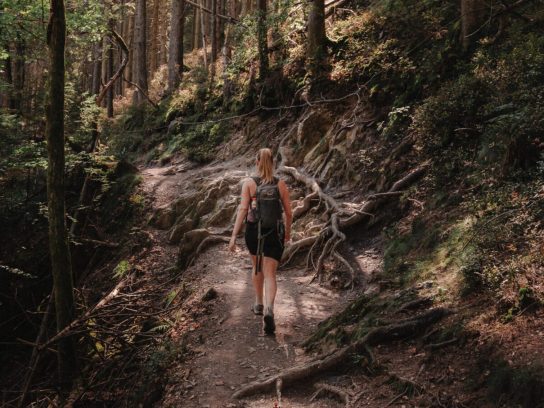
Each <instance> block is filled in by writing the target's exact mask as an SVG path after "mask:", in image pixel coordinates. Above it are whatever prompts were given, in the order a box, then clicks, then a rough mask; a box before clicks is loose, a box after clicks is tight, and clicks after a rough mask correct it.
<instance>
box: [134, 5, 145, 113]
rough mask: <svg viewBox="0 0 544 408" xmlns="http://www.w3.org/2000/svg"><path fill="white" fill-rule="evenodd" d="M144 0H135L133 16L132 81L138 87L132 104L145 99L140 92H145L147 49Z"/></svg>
mask: <svg viewBox="0 0 544 408" xmlns="http://www.w3.org/2000/svg"><path fill="white" fill-rule="evenodd" d="M146 31H147V30H146V0H136V15H135V16H134V73H133V76H134V81H133V82H134V83H135V84H137V85H138V87H139V89H136V90H135V91H134V98H133V103H134V104H137V105H138V104H140V103H142V102H143V101H145V99H146V98H145V96H144V94H143V93H142V91H143V92H145V93H147V49H146V40H147V35H146Z"/></svg>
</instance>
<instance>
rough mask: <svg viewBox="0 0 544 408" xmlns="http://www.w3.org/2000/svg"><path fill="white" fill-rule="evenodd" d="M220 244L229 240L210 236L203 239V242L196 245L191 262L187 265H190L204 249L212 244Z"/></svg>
mask: <svg viewBox="0 0 544 408" xmlns="http://www.w3.org/2000/svg"><path fill="white" fill-rule="evenodd" d="M220 242H229V238H227V237H222V236H220V235H211V236H209V237H207V238H204V240H203V241H202V242H201V243H200V244H199V245H198V247H197V248H196V250H195V252H194V253H193V254H192V255H191V260H190V261H189V265H191V264H192V263H193V262H194V261H195V259H196V258H197V257H198V255H200V254H201V253H202V251H204V250H205V249H206V248H208V247H209V246H211V245H213V244H218V243H220Z"/></svg>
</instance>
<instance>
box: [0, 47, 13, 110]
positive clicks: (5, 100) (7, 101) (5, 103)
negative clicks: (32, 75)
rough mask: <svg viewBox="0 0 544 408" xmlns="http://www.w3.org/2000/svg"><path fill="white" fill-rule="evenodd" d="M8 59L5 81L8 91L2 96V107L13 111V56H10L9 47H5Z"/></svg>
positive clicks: (5, 68)
mask: <svg viewBox="0 0 544 408" xmlns="http://www.w3.org/2000/svg"><path fill="white" fill-rule="evenodd" d="M5 50H6V54H7V58H6V60H5V61H4V80H5V81H6V84H7V85H8V86H7V89H6V91H5V93H3V94H2V104H1V105H0V106H2V107H3V108H8V109H12V98H11V92H12V86H13V76H12V73H11V56H10V50H9V46H7V45H6V46H5Z"/></svg>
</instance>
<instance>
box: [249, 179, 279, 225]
mask: <svg viewBox="0 0 544 408" xmlns="http://www.w3.org/2000/svg"><path fill="white" fill-rule="evenodd" d="M252 178H253V180H254V181H255V183H256V184H257V192H256V196H255V197H251V201H250V207H249V212H248V222H252V223H258V222H260V223H261V227H262V228H277V227H278V224H279V223H280V222H281V221H282V213H283V208H282V204H281V197H280V189H279V188H278V179H277V178H276V177H274V182H273V183H270V184H268V183H267V184H261V179H260V177H252Z"/></svg>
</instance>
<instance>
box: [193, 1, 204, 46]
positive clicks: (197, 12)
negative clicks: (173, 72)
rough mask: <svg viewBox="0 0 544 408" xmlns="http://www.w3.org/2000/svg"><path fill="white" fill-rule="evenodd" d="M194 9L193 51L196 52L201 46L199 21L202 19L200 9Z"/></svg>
mask: <svg viewBox="0 0 544 408" xmlns="http://www.w3.org/2000/svg"><path fill="white" fill-rule="evenodd" d="M193 8H194V17H193V50H198V49H199V48H200V46H201V43H202V39H201V38H200V36H201V33H200V26H201V24H200V19H201V18H202V15H201V12H200V7H195V6H193Z"/></svg>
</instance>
